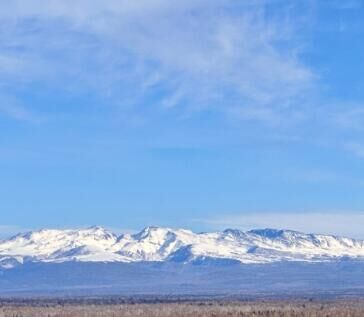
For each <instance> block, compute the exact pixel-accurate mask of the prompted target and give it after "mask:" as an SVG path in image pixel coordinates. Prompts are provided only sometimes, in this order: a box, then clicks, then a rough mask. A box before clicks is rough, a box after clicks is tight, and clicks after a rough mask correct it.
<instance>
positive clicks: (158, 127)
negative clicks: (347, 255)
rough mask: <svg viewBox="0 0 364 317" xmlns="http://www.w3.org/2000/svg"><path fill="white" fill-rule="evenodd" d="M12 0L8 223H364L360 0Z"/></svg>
mask: <svg viewBox="0 0 364 317" xmlns="http://www.w3.org/2000/svg"><path fill="white" fill-rule="evenodd" d="M1 5H2V6H3V10H0V11H1V13H0V23H1V28H0V38H1V41H0V199H1V206H0V208H1V226H0V232H2V234H3V235H6V234H10V233H12V232H14V231H18V230H26V229H33V228H40V227H59V228H63V227H80V226H88V225H93V224H98V225H104V226H107V227H111V228H118V229H132V230H138V229H141V228H142V227H144V226H147V225H162V226H172V227H188V228H191V229H194V230H197V231H200V230H215V229H222V228H224V227H238V228H242V229H247V228H251V227H261V226H272V227H290V228H292V229H298V230H305V231H319V232H330V233H339V234H346V235H352V236H358V237H359V236H360V237H364V230H363V229H362V228H364V212H363V211H364V207H363V206H364V195H363V192H364V168H363V167H364V134H363V132H364V128H363V127H364V103H363V101H364V89H363V88H364V79H363V76H362V74H363V73H364V59H363V56H364V43H363V41H362V39H363V35H364V19H363V16H364V3H363V2H361V1H345V3H343V1H334V0H332V1H324V0H322V1H313V0H312V1H311V0H310V1H288V0H286V1H263V0H256V1H250V0H247V1H233V0H216V1H210V0H193V1H192V0H184V1H179V2H174V1H173V2H171V1H169V0H139V1H124V0H118V1H116V0H110V1H107V2H105V1H97V0H88V1H84V0H77V1H70V0H63V1H55V0H50V1H47V2H46V3H45V2H44V1H41V0H29V1H27V2H26V3H25V2H24V1H20V0H12V1H10V0H9V1H3V2H2V4H1Z"/></svg>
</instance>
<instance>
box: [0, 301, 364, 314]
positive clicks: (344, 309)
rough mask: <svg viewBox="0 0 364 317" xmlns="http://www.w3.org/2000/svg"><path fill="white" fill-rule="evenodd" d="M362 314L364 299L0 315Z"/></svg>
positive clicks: (3, 307) (0, 310)
mask: <svg viewBox="0 0 364 317" xmlns="http://www.w3.org/2000/svg"><path fill="white" fill-rule="evenodd" d="M248 316H254V317H295V316H297V317H359V316H360V317H362V316H364V301H361V300H356V301H354V300H353V301H344V300H336V301H327V302H315V301H254V302H229V301H225V302H224V301H220V302H219V301H215V302H214V301H206V302H181V303H147V304H142V303H137V304H90V303H88V304H67V303H66V304H63V303H62V304H57V303H51V304H42V305H33V304H32V305H29V304H25V305H24V304H22V305H19V304H16V303H14V304H12V303H6V304H0V317H248Z"/></svg>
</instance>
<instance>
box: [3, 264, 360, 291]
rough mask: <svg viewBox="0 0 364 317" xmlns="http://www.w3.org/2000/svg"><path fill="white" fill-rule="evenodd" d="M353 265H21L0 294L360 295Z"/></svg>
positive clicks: (357, 270)
mask: <svg viewBox="0 0 364 317" xmlns="http://www.w3.org/2000/svg"><path fill="white" fill-rule="evenodd" d="M363 273H364V265H363V263H362V262H360V261H359V262H356V261H338V262H326V263H325V262H319V263H310V262H276V263H268V264H240V263H232V262H226V261H224V260H223V261H222V262H219V261H216V262H214V261H210V262H208V261H203V262H201V263H197V262H195V263H193V264H192V263H187V264H182V263H172V262H169V263H166V262H165V263H161V262H137V263H121V262H113V263H101V262H64V263H43V262H38V263H26V264H24V265H20V266H17V267H15V268H13V269H12V270H2V271H1V270H0V296H24V295H27V296H37V295H46V296H64V295H70V296H73V295H87V296H93V295H95V296H102V295H126V296H131V295H194V296H198V295H223V296H242V297H246V298H248V297H256V296H263V297H265V296H268V297H269V296H282V297H286V296H309V297H315V296H336V295H345V296H350V295H364V274H363Z"/></svg>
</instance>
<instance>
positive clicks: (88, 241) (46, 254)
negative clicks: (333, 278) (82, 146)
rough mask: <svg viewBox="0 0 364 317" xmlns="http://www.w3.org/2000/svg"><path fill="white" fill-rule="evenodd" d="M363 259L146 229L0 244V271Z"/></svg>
mask: <svg viewBox="0 0 364 317" xmlns="http://www.w3.org/2000/svg"><path fill="white" fill-rule="evenodd" d="M341 257H349V258H359V259H362V258H363V259H364V242H363V241H362V240H355V239H350V238H343V237H337V236H331V235H319V234H305V233H302V232H297V231H292V230H277V229H256V230H250V231H247V232H244V231H241V230H237V229H226V230H225V231H223V232H211V233H194V232H192V231H190V230H185V229H172V228H163V227H147V228H145V229H143V230H142V231H140V232H139V233H136V234H124V235H120V236H118V235H116V234H114V233H113V232H111V231H109V230H107V229H105V228H102V227H98V226H94V227H89V228H85V229H79V230H76V229H73V230H54V229H42V230H39V231H33V232H27V233H23V234H18V235H16V236H14V237H12V238H10V239H7V240H3V241H0V266H2V267H10V266H13V265H14V263H23V262H26V261H33V262H34V261H41V262H64V261H102V262H105V261H107V262H109V261H119V262H137V261H182V262H186V261H195V260H199V261H201V259H202V260H204V259H224V260H235V261H239V262H241V263H267V262H273V261H329V260H338V259H340V258H341Z"/></svg>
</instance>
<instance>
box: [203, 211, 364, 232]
mask: <svg viewBox="0 0 364 317" xmlns="http://www.w3.org/2000/svg"><path fill="white" fill-rule="evenodd" d="M196 221H197V222H199V223H203V224H204V225H207V226H209V227H211V228H217V229H219V230H222V229H225V228H239V229H242V230H250V229H256V228H277V229H291V230H298V231H302V232H306V233H325V234H336V235H344V236H348V237H353V238H364V229H363V228H364V212H359V211H357V212H356V211H340V212H307V213H303V212H296V213H293V212H291V213H281V212H278V213H267V212H255V213H246V214H240V215H230V216H228V215H226V216H222V217H216V218H211V219H210V220H196Z"/></svg>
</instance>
